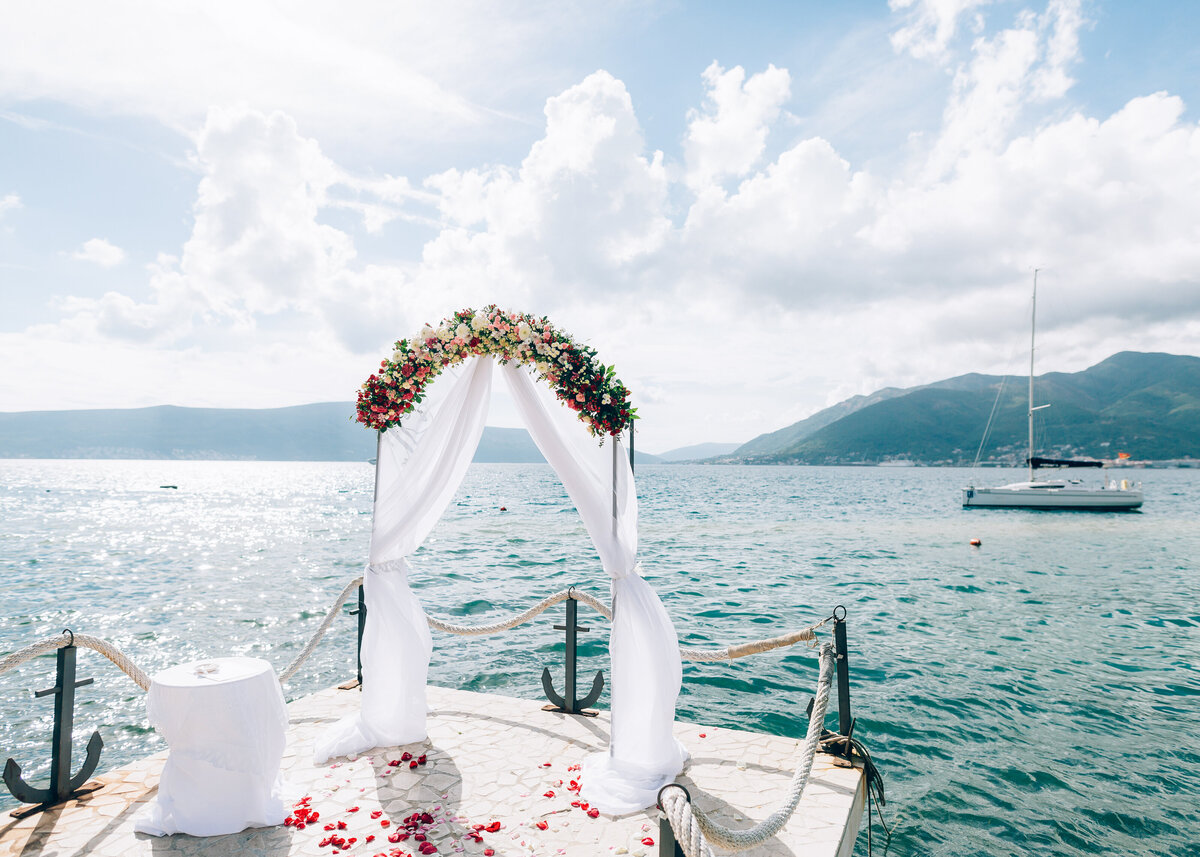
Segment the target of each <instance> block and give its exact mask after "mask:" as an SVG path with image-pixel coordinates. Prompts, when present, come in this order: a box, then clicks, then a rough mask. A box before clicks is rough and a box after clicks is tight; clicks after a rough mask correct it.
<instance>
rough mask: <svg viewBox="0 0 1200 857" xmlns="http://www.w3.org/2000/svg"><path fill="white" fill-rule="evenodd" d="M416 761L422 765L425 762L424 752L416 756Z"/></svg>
mask: <svg viewBox="0 0 1200 857" xmlns="http://www.w3.org/2000/svg"><path fill="white" fill-rule="evenodd" d="M417 761H418V762H420V763H421V764H422V765H424V764H425V754H424V753H422V754H421V755H419V756H417Z"/></svg>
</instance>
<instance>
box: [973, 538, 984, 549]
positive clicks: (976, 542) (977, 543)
mask: <svg viewBox="0 0 1200 857" xmlns="http://www.w3.org/2000/svg"><path fill="white" fill-rule="evenodd" d="M981 544H983V542H981V541H980V540H979V539H971V547H973V548H977V547H979V546H980V545H981Z"/></svg>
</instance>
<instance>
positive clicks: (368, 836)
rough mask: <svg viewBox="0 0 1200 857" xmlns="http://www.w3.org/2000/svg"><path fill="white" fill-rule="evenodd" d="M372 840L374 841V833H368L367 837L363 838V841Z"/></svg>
mask: <svg viewBox="0 0 1200 857" xmlns="http://www.w3.org/2000/svg"><path fill="white" fill-rule="evenodd" d="M374 841H375V834H374V833H368V834H367V838H366V839H364V840H363V842H374Z"/></svg>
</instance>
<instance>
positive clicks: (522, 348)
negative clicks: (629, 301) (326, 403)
mask: <svg viewBox="0 0 1200 857" xmlns="http://www.w3.org/2000/svg"><path fill="white" fill-rule="evenodd" d="M488 355H492V356H496V357H499V358H500V362H501V363H507V362H508V361H510V360H519V361H521V362H523V363H527V364H529V365H530V366H533V367H534V368H535V369H536V370H537V373H538V377H539V378H541V379H542V380H543V381H545V382H546V383H547V384H549V385H550V388H551V389H552V390H554V394H555V395H556V396H557V397H558V398H559V399H561V400H562V401H564V402H565V403H566V404H567V406H568V407H570V408H571V409H572V410H574V411H576V413H577V414H578V416H579V419H580V420H581V421H582V422H583V424H584V425H586V426H587V428H588V431H590V432H591V433H592V434H593V435H596V436H599V437H603V436H604V435H615V434H620V433H621V432H622V431H624V430H625V429H626V428H627V427H628V426H629V425H630V424H631V423H632V422H633V420H635V419H637V409H636V408H633V407H630V405H629V390H628V388H626V386H625V385H624V384H622V383H621V381H620V379H618V378H617V376H616V372H615V370H614V368H613V367H612V366H605V365H604V364H603V363H601V362H600V361H599V360H598V359H597V357H596V350H595V349H594V348H590V347H589V346H587V345H580V344H579V343H576V342H574V341H573V340H572V339H571V337H569V336H567V335H566V334H565V333H563V332H562V331H560V330H558V329H556V328H555V327H554V326H553V325H552V324H550V321H549V320H548V319H546V318H545V317H542V318H535V317H534V316H531V315H528V314H526V313H514V312H506V311H504V310H501V309H498V308H497V307H496V306H495V304H492V305H490V306H487V307H484V308H483V309H481V310H478V311H476V310H470V309H464V310H460V311H459V312H456V313H454V314H453V315H451V316H448V317H447V318H445V319H443V320H442V323H441V324H440V325H438V326H437V327H430V326H429V325H428V324H427V325H425V326H424V327H423V328H421V332H420V333H418V334H417V335H416V336H415V337H413V339H412V340H407V339H401V340H400V341H399V342H397V343H396V349H395V351H394V352H393V353H392V357H391V359H390V360H384V361H382V362H381V363H380V364H379V371H378V372H376V373H374V374H372V375H371V377H369V378H368V379H367V381H366V383H364V384H363V385H362V387H361V389H360V390H359V392H358V405H357V409H358V421H359V422H360V423H362V424H363V425H365V426H368V427H370V428H373V429H378V430H379V431H387V429H389V428H393V427H395V426H399V425H400V423H401V420H402V419H403V418H404V416H405V414H407V413H408V412H409V411H411V410H412V409H413V408H415V407H416V406H417V405H418V404H419V403H420V402H421V400H422V399H424V397H425V390H426V388H427V387H428V386H429V385H430V384H431V383H432V382H433V380H434V379H435V378H437V376H438V375H439V374H441V372H442V370H443V369H445V368H446V367H447V366H453V365H454V364H456V363H461V362H462V361H463V360H465V359H467V358H468V357H476V356H480V357H482V356H488Z"/></svg>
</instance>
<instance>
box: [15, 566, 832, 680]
mask: <svg viewBox="0 0 1200 857" xmlns="http://www.w3.org/2000/svg"><path fill="white" fill-rule="evenodd" d="M362 580H363V579H362V578H361V577H357V578H355V579H354V580H351V581H350V582H349V583H347V584H346V586H345V588H343V589H342V591H341V593H339V594H338V596H337V598H336V599H335V600H334V603H333V605H332V606H331V607H330V608H329V610H328V611H327V612H326V613H325V617H324V618H323V619H322V620H321V624H320V625H319V626H318V627H317V630H316V631H315V632H314V633H313V635H312V637H311V638H310V639H309V641H308V643H307V644H305V646H304V648H303V649H302V650H301V652H300V653H299V654H298V655H297V656H296V657H295V658H294V659H293V660H292V662H291V663H290V664H288V665H287V666H286V667H285V668H284V669H283V671H282V672H280V674H279V683H280V684H287V682H288V681H289V680H290V679H291V678H292V677H293V676H295V674H296V673H297V672H298V671H299V669H300V667H301V666H302V665H303V664H304V662H305V661H306V660H308V658H309V657H311V656H312V654H313V652H314V651H316V648H317V645H318V644H319V643H320V642H321V639H322V638H323V637H324V636H325V634H326V632H328V631H329V629H330V627H332V625H333V622H334V620H335V619H336V618H337V616H338V611H339V610H340V609H341V608H342V605H344V604H345V603H346V601H347V600H349V598H350V595H351V593H353V592H354V590H355V589H356V588H357V587H359V586H361V585H362ZM568 598H572V599H574V600H576V601H578V602H579V603H581V604H586V605H587V606H589V607H591V608H592V609H593V610H595V611H596V612H597V613H599V614H600V615H601V616H603V617H604V618H605V619H608V620H609V621H612V610H611V609H609V607H608V605H606V604H605V603H604V602H602V601H600V600H599V599H598V598H596V597H595V596H594V595H591V594H589V593H587V592H581V591H579V590H576V589H575V587H573V586H572V587H568V588H567V589H563V590H560V591H559V592H555V593H554V594H553V595H549V596H547V597H545V598H543V599H542V600H541V601H539V602H537V603H536V604H534V605H533V606H532V607H530V608H529V609H528V610H525V611H524V612H522V613H518V614H516V615H515V616H511V617H509V618H508V619H503V620H500V621H498V622H492V623H489V624H486V625H457V624H454V623H451V622H447V621H445V620H442V619H438V618H436V617H434V616H429V617H428V621H429V627H430V628H433V629H435V630H437V631H444V632H446V633H448V634H457V635H459V636H466V637H474V636H484V635H487V634H497V633H499V632H501V631H507V630H510V629H512V628H515V627H517V626H518V625H522V624H524V623H526V622H528V621H530V620H531V619H533V618H534V617H536V616H538V615H539V614H541V613H544V612H545V611H546V610H548V609H549V608H551V607H553V606H554V605H556V604H561V603H562V602H563V601H566V600H567V599H568ZM828 621H829V620H828V619H823V620H822V621H820V622H818V623H816V624H815V625H812V626H810V627H808V628H803V629H801V630H798V631H792V632H790V633H787V634H781V635H779V636H777V637H770V638H767V639H763V640H755V641H753V642H750V643H740V644H737V645H730V646H725V647H724V648H720V649H688V648H683V647H680V649H679V656H680V657H681V658H682V659H683V660H685V661H693V662H696V663H721V662H723V661H732V660H735V659H737V658H743V657H746V656H748V655H755V654H760V653H762V652H769V651H771V650H772V649H778V648H782V647H784V646H793V645H795V644H796V643H800V642H805V641H813V640H816V638H817V635H816V631H817V629H818V628H820V627H821V626H822V625H824V624H825V623H826V622H828ZM72 641H74V642H72ZM69 645H79V646H84V647H86V648H89V649H94V650H95V651H97V652H99V653H100V654H102V655H104V657H106V658H108V659H109V660H110V661H112V662H113V663H114V664H116V666H117V667H118V668H119V669H120V670H121V671H122V672H124V673H125V674H126V675H127V676H129V677H130V678H131V679H133V681H134V683H135V684H137V686H138V687H140V688H141V689H142V690H148V689H149V687H150V678H149V676H147V675H146V673H145V672H144V671H143V670H142V669H141V668H140V667H138V666H137V664H135V663H134V662H133V661H132V660H130V659H129V657H128V656H127V655H125V653H124V652H122V651H121V650H120V649H118V648H117V647H116V646H113V645H112V644H111V643H108V642H106V641H105V640H102V639H100V638H99V637H93V636H91V635H89V634H72V633H71V632H69V631H64V632H63V633H61V634H57V635H55V636H53V637H47V638H46V639H44V640H39V641H38V642H36V643H33V644H31V645H29V646H26V647H25V648H23V649H19V650H17V651H15V652H13V653H11V654H9V655H5V656H4V657H2V658H0V674H3V673H6V672H8V671H9V670H11V669H13V668H14V667H16V666H19V665H20V664H23V663H25V662H26V661H29V660H32V659H33V658H36V657H39V656H40V655H44V654H46V653H48V652H53V651H55V650H57V649H61V648H62V647H64V646H69Z"/></svg>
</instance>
